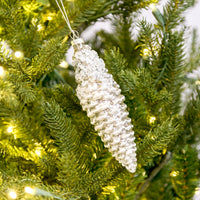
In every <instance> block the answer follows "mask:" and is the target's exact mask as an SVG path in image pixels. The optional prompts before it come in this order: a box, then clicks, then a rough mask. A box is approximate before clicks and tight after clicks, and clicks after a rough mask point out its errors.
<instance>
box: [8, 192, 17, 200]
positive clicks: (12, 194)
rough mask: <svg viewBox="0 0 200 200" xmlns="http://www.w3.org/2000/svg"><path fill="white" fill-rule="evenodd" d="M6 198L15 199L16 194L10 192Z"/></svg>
mask: <svg viewBox="0 0 200 200" xmlns="http://www.w3.org/2000/svg"><path fill="white" fill-rule="evenodd" d="M8 196H9V197H10V198H11V199H17V193H16V192H14V191H10V192H9V193H8Z"/></svg>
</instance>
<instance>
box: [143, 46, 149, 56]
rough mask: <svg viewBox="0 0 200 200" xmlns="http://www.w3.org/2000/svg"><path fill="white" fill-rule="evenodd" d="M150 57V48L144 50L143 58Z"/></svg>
mask: <svg viewBox="0 0 200 200" xmlns="http://www.w3.org/2000/svg"><path fill="white" fill-rule="evenodd" d="M149 55H150V50H149V49H148V48H145V49H143V57H148V56H149Z"/></svg>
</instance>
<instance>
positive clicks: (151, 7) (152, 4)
mask: <svg viewBox="0 0 200 200" xmlns="http://www.w3.org/2000/svg"><path fill="white" fill-rule="evenodd" d="M149 8H150V9H151V10H152V11H155V10H156V5H155V3H151V4H150V5H149Z"/></svg>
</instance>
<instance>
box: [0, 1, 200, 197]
mask: <svg viewBox="0 0 200 200" xmlns="http://www.w3.org/2000/svg"><path fill="white" fill-rule="evenodd" d="M153 3H157V2H156V1H155V0H134V1H133V0H122V1H118V0H84V1H83V0H63V4H64V7H65V10H66V12H67V16H68V18H69V21H70V24H71V27H72V29H73V30H74V31H77V32H78V33H79V34H81V33H83V32H84V31H85V30H86V28H88V27H89V26H90V25H92V24H94V23H95V22H96V21H99V20H100V21H107V20H109V21H110V22H112V27H113V30H112V33H108V32H106V31H100V32H97V33H96V35H95V38H91V39H90V40H89V41H86V43H88V44H89V45H90V46H91V48H92V49H93V50H95V51H96V52H97V53H98V55H99V57H100V58H102V59H103V60H104V62H105V67H106V69H105V71H106V74H107V75H105V76H108V77H110V78H113V82H112V81H111V82H112V84H114V86H115V88H118V86H119V88H120V89H119V88H118V89H116V90H114V89H113V90H111V88H106V87H102V85H104V83H96V82H95V81H94V80H93V82H90V80H89V81H88V82H87V85H85V86H84V89H85V91H82V92H83V94H82V93H81V94H82V97H81V98H84V92H85V95H88V96H87V97H88V98H87V101H86V102H85V103H84V102H83V100H84V99H80V98H78V96H79V95H77V94H79V93H78V90H77V89H76V88H77V87H78V84H79V83H78V81H77V77H75V68H76V66H72V65H70V64H68V63H67V61H66V53H67V51H68V49H69V48H70V46H71V42H72V39H71V31H70V28H69V26H68V25H67V24H66V22H65V20H64V19H63V16H62V13H61V11H60V9H59V7H58V6H57V4H56V1H55V0H1V1H0V149H1V154H0V200H9V199H17V200H18V199H23V200H26V199H27V200H28V199H59V200H75V199H76V200H78V199H79V200H89V199H91V200H104V199H105V200H106V199H110V200H158V199H159V200H189V199H192V198H193V196H194V194H195V191H196V190H197V189H198V184H199V183H198V178H199V172H200V171H199V160H198V149H199V142H200V141H199V140H200V137H199V136H200V134H199V133H200V132H199V131H200V122H199V116H200V86H199V85H200V65H199V60H200V50H199V46H198V45H197V42H196V41H197V33H196V31H194V32H193V36H191V38H192V44H191V47H190V48H188V47H187V46H186V43H185V37H186V36H185V27H184V26H183V24H184V12H185V10H187V9H188V8H190V7H191V6H193V5H194V3H195V2H194V1H193V0H179V1H177V0H169V1H168V2H167V3H166V5H165V6H164V7H163V10H159V9H158V8H157V7H156V4H153ZM149 6H150V7H151V8H152V16H154V17H155V19H156V20H157V21H156V22H157V23H156V24H151V23H148V22H147V21H146V20H145V19H142V20H139V19H138V18H137V15H138V14H139V13H140V11H141V9H142V8H148V7H149ZM134 29H139V34H138V35H137V37H136V38H134V37H133V32H134ZM87 48H89V47H88V46H87ZM185 49H186V50H185ZM189 49H190V50H189ZM78 51H79V50H78ZM186 51H187V52H189V54H190V55H189V56H185V53H186ZM93 53H94V51H93ZM94 54H95V53H94ZM95 55H96V54H95ZM89 56H90V55H89ZM75 57H76V59H79V56H78V54H76V56H75ZM84 59H85V57H84ZM99 62H102V60H100V61H99ZM87 65H89V64H87ZM63 67H64V68H63ZM79 67H80V65H79ZM91 67H92V66H91ZM96 70H97V75H96V76H98V70H99V68H98V67H97V69H96ZM103 70H104V69H103ZM107 71H108V73H107ZM76 73H77V72H76ZM95 73H96V72H95ZM86 75H87V74H86ZM75 78H76V80H75ZM80 79H81V76H80V77H79V79H78V80H80ZM106 80H108V81H109V80H110V79H105V82H106ZM91 84H93V85H91ZM105 84H107V83H105ZM96 85H97V86H98V87H100V88H101V91H100V89H98V87H97V88H95V87H94V86H96ZM91 87H93V89H92V90H90V89H91ZM102 88H104V89H102ZM90 91H94V92H96V93H95V95H97V94H98V93H100V92H101V98H103V100H101V101H99V99H98V98H97V100H98V101H97V103H96V104H95V105H94V107H93V109H96V110H95V112H94V113H92V114H91V113H89V110H88V109H89V108H87V109H85V108H84V105H85V104H86V103H88V101H89V100H90V99H92V98H93V95H90V94H89V93H90ZM111 91H114V92H115V95H113V94H114V93H113V94H112V92H111ZM119 91H121V94H120V92H119ZM118 92H119V93H118ZM104 94H105V95H104ZM111 94H112V95H111ZM106 95H111V96H112V98H110V99H111V101H110V103H109V104H108V105H109V106H107V107H106V106H105V105H104V103H105V104H106V101H105V99H104V96H106ZM118 98H119V99H120V98H121V99H122V100H123V99H124V104H122V103H121V102H122V100H121V101H120V103H119V104H120V106H121V107H120V106H119V107H117V106H114V105H118V104H117V103H118V101H117V99H118ZM115 100H116V101H115ZM116 102H117V103H116ZM98 104H99V105H98ZM88 105H89V104H88ZM109 107H110V108H111V110H109ZM122 107H123V109H122ZM112 108H115V110H114V111H113V112H112ZM117 108H118V109H119V110H118V109H117ZM125 108H126V110H127V111H126V112H127V113H128V114H127V115H128V118H126V117H127V116H125V117H124V113H126V112H125V110H124V109H125ZM85 110H87V111H88V112H86V111H85ZM97 110H98V111H97ZM99 113H100V115H98V114H99ZM102 113H103V114H102ZM108 113H109V114H108ZM101 114H102V115H103V116H104V117H103V119H101V120H99V121H97V122H98V124H97V123H96V122H95V120H94V119H95V118H97V117H99V116H101ZM125 115H126V114H125ZM116 116H117V120H118V119H119V118H120V116H123V117H121V118H120V119H121V120H122V121H121V122H120V125H119V126H115V125H116V124H115V123H116V121H114V120H113V121H112V120H111V118H112V117H116ZM128 119H130V120H128ZM123 120H125V121H123ZM93 121H94V123H93ZM101 122H102V123H101ZM108 122H109V123H110V124H107V126H108V127H112V129H109V130H110V135H109V134H107V133H106V134H107V135H103V136H102V137H100V136H101V131H102V130H103V131H105V130H106V129H104V128H105V127H104V124H105V123H108ZM126 122H127V124H128V125H127V126H126V128H127V129H128V127H131V129H132V132H130V134H128V135H124V134H122V133H121V132H120V131H123V130H124V129H123V127H121V126H124V124H125V123H126ZM129 123H130V124H129ZM99 127H101V128H99ZM116 127H117V128H116ZM116 129H118V130H116ZM99 130H101V131H99ZM113 130H115V131H118V132H119V135H118V136H119V138H117V137H115V138H114V139H113V138H112V136H113V132H112V131H113ZM128 131H131V130H128ZM133 131H134V132H133ZM133 133H134V138H135V139H134V141H133ZM122 135H123V136H124V138H125V139H122ZM105 137H106V138H105ZM131 137H132V138H131ZM108 138H109V139H108ZM112 139H113V141H112ZM114 140H115V141H114ZM116 140H118V141H116ZM107 141H108V142H107ZM126 141H129V143H126ZM110 143H112V144H114V143H115V145H114V146H111V147H110V146H109V145H110ZM122 143H123V145H124V146H123V145H121V144H122ZM126 144H127V145H128V146H131V145H132V146H133V147H135V146H136V148H135V150H136V149H137V150H136V157H137V161H136V159H134V158H133V160H134V162H136V163H137V168H136V170H132V171H131V170H129V168H128V167H126V166H125V165H124V161H122V162H121V160H120V158H118V156H115V153H114V150H113V148H116V149H117V151H120V152H121V154H127V155H129V157H130V158H131V156H133V157H134V155H135V153H134V151H132V150H131V151H129V153H127V151H128V150H127V149H126V148H128V146H127V145H126ZM123 147H124V148H123ZM121 154H120V155H121ZM117 155H118V154H117ZM122 156H123V155H122ZM122 160H123V159H122ZM125 160H126V159H125ZM126 162H129V163H130V162H131V163H130V164H132V161H130V160H126ZM134 166H135V165H134ZM199 198H200V197H199Z"/></svg>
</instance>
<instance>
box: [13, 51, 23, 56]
mask: <svg viewBox="0 0 200 200" xmlns="http://www.w3.org/2000/svg"><path fill="white" fill-rule="evenodd" d="M15 57H16V58H23V53H22V52H21V51H16V52H15Z"/></svg>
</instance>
